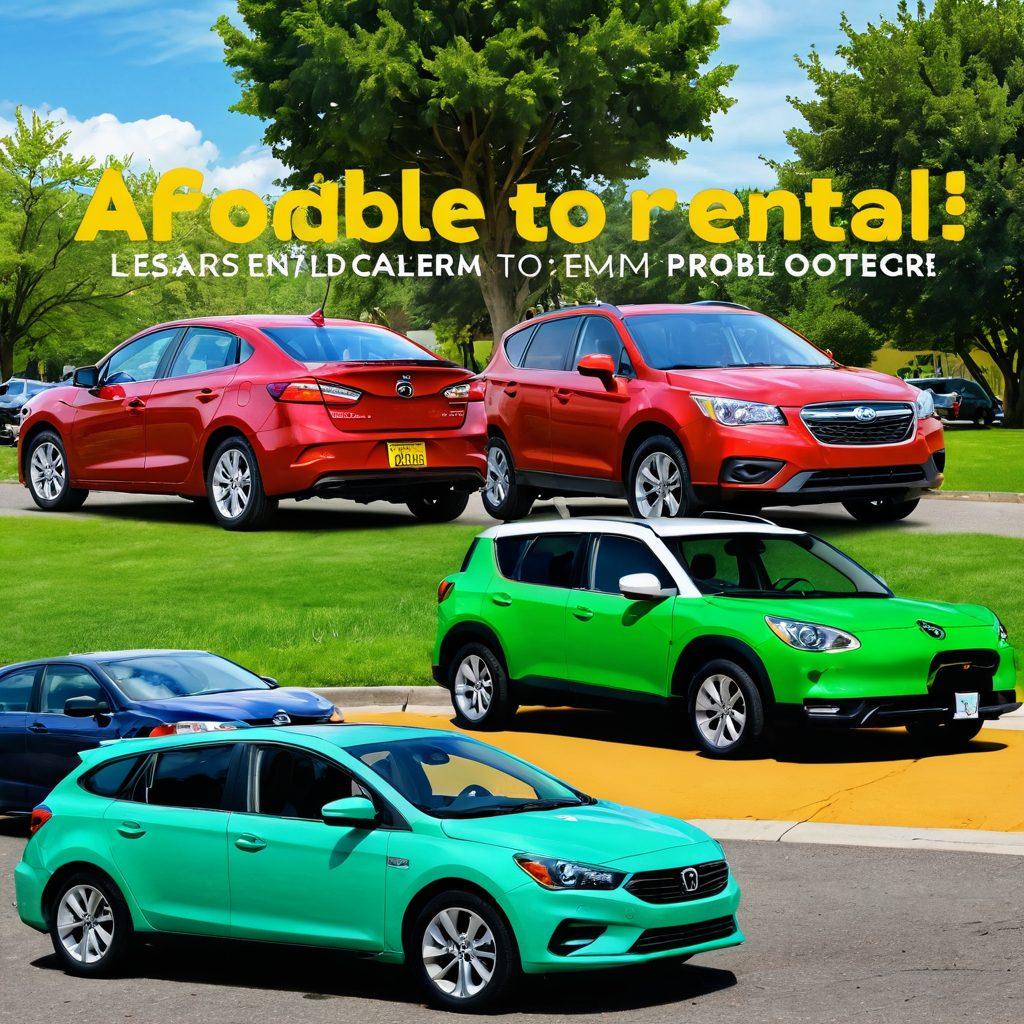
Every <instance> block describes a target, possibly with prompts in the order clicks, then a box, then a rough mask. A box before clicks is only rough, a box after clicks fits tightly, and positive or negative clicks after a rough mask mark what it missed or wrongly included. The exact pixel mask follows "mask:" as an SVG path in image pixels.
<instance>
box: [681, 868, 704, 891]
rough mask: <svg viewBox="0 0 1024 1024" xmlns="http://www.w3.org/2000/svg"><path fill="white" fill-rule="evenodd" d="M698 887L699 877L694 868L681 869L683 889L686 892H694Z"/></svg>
mask: <svg viewBox="0 0 1024 1024" xmlns="http://www.w3.org/2000/svg"><path fill="white" fill-rule="evenodd" d="M698 885H700V875H699V874H697V869H696V868H683V888H684V889H685V890H686V891H687V892H696V891H697V886H698Z"/></svg>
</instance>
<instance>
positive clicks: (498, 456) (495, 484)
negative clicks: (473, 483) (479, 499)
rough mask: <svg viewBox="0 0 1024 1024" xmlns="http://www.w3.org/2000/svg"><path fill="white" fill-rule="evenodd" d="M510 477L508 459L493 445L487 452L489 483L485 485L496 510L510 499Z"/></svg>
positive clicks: (488, 496)
mask: <svg viewBox="0 0 1024 1024" xmlns="http://www.w3.org/2000/svg"><path fill="white" fill-rule="evenodd" d="M510 477H511V474H510V473H509V466H508V457H507V456H506V455H505V453H504V451H502V450H501V449H500V448H499V447H497V445H491V447H490V448H488V450H487V483H486V484H485V485H484V493H485V494H486V495H487V500H488V501H489V502H490V503H491V505H492V506H493V507H494V508H497V507H498V506H500V505H501V504H502V503H503V502H504V501H505V499H506V498H507V497H508V490H509V483H510Z"/></svg>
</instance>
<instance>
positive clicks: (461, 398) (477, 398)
mask: <svg viewBox="0 0 1024 1024" xmlns="http://www.w3.org/2000/svg"><path fill="white" fill-rule="evenodd" d="M485 390H486V382H485V381H483V380H481V379H480V378H479V377H474V378H473V379H472V380H465V381H463V382H462V383H461V384H453V385H452V386H451V387H450V388H445V389H444V391H442V392H441V394H442V395H444V397H445V398H450V399H452V400H453V401H456V402H482V401H483V400H484V391H485Z"/></svg>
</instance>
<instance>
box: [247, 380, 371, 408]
mask: <svg viewBox="0 0 1024 1024" xmlns="http://www.w3.org/2000/svg"><path fill="white" fill-rule="evenodd" d="M267 391H268V392H269V393H270V397H271V398H273V399H274V401H275V402H298V403H304V404H307V405H308V404H311V403H312V404H314V405H320V404H324V405H352V404H353V403H354V402H358V401H359V399H360V398H361V397H362V392H361V391H357V390H356V389H355V388H346V387H342V385H341V384H332V383H331V382H330V381H326V380H291V381H279V382H277V383H276V384H268V385H267Z"/></svg>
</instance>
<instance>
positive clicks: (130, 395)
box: [68, 380, 153, 481]
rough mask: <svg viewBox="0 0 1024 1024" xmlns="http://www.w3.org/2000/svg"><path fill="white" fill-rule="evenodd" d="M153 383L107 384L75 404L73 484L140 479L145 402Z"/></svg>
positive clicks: (87, 394) (70, 450) (144, 434)
mask: <svg viewBox="0 0 1024 1024" xmlns="http://www.w3.org/2000/svg"><path fill="white" fill-rule="evenodd" d="M152 390H153V381H151V380H147V381H142V382H141V383H138V384H129V383H126V384H106V385H104V386H103V387H99V388H96V389H95V390H94V391H83V392H81V394H80V395H79V396H78V400H77V402H76V403H75V419H74V423H73V424H72V426H71V439H72V444H71V447H70V448H69V456H68V457H69V459H70V460H71V472H72V475H73V477H74V478H75V479H76V480H80V481H81V480H85V481H87V480H96V481H102V480H120V481H125V480H128V481H139V480H141V479H142V474H143V467H144V466H145V462H146V402H147V399H148V398H149V393H150V391H152Z"/></svg>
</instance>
